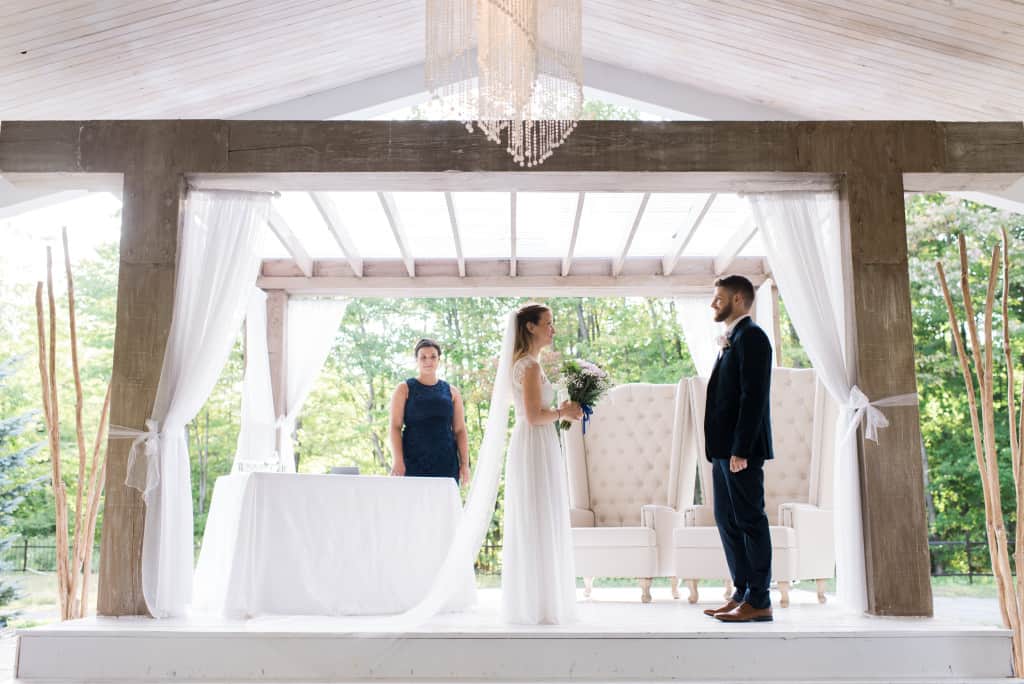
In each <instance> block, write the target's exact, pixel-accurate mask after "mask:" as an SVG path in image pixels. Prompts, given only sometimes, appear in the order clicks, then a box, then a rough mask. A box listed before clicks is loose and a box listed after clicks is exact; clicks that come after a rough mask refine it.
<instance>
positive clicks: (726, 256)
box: [715, 216, 760, 276]
mask: <svg viewBox="0 0 1024 684" xmlns="http://www.w3.org/2000/svg"><path fill="white" fill-rule="evenodd" d="M756 233H757V224H756V223H754V218H753V217H752V216H748V217H747V218H746V219H744V221H743V223H741V224H740V226H739V227H738V228H737V229H736V232H734V233H733V234H732V236H731V237H730V238H729V241H728V242H726V243H725V246H724V247H723V248H722V251H721V252H719V253H718V256H716V257H715V275H716V276H720V275H722V274H724V273H725V272H726V271H728V270H729V269H730V268H731V267H732V265H733V263H735V261H736V259H737V258H738V257H739V254H740V252H742V251H743V248H744V247H746V246H747V243H748V242H750V241H751V240H752V239H753V237H754V235H755V234H756ZM759 258H760V257H759Z"/></svg>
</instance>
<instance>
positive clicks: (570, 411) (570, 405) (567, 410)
mask: <svg viewBox="0 0 1024 684" xmlns="http://www.w3.org/2000/svg"><path fill="white" fill-rule="evenodd" d="M558 412H559V413H560V414H561V416H562V418H565V419H566V420H580V419H581V418H583V409H582V408H581V407H580V405H579V404H577V403H576V402H575V401H563V402H562V404H561V405H560V406H559V407H558Z"/></svg>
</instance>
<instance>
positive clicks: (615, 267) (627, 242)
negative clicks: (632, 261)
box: [612, 192, 651, 276]
mask: <svg viewBox="0 0 1024 684" xmlns="http://www.w3.org/2000/svg"><path fill="white" fill-rule="evenodd" d="M650 199H651V193H649V192H645V193H644V196H643V199H641V200H640V206H639V207H637V210H636V217H635V218H634V219H633V225H632V226H630V228H629V232H627V233H626V237H625V239H623V241H622V247H621V248H620V249H619V254H618V256H617V257H616V258H615V261H614V262H613V263H612V275H613V276H618V275H619V274H620V273H622V267H623V266H624V265H625V263H626V257H627V256H629V248H630V247H631V246H632V245H633V238H634V237H636V231H637V228H639V227H640V222H641V221H642V220H643V218H644V211H646V210H647V203H648V202H649V201H650Z"/></svg>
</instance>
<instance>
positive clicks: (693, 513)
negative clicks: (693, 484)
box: [682, 504, 715, 527]
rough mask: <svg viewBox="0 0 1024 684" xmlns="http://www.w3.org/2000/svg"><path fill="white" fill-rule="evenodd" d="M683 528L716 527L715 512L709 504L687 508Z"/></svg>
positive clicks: (684, 513)
mask: <svg viewBox="0 0 1024 684" xmlns="http://www.w3.org/2000/svg"><path fill="white" fill-rule="evenodd" d="M682 515H683V524H682V526H683V527H714V526H715V512H714V511H713V510H712V508H711V506H708V505H707V504H697V505H695V506H687V507H686V508H684V509H683V513H682Z"/></svg>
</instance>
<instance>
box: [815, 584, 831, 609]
mask: <svg viewBox="0 0 1024 684" xmlns="http://www.w3.org/2000/svg"><path fill="white" fill-rule="evenodd" d="M815 581H816V582H817V583H818V603H824V602H825V583H826V582H828V580H825V579H819V580H815Z"/></svg>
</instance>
